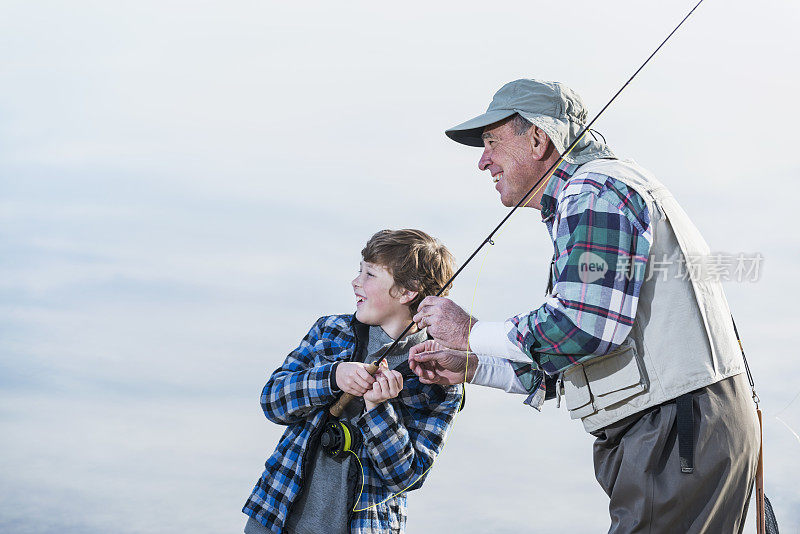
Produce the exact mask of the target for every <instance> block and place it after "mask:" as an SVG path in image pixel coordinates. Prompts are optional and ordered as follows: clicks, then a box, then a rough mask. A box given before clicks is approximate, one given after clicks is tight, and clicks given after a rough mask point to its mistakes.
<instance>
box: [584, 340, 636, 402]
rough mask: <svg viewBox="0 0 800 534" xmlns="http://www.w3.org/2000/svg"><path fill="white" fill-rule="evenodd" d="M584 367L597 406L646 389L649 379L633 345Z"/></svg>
mask: <svg viewBox="0 0 800 534" xmlns="http://www.w3.org/2000/svg"><path fill="white" fill-rule="evenodd" d="M585 371H586V378H587V380H588V382H589V388H590V389H591V393H592V397H593V399H592V403H593V404H594V407H595V409H597V410H602V409H603V408H607V407H608V406H611V405H612V404H616V403H618V402H620V401H623V400H626V399H629V398H631V397H633V396H634V395H636V394H637V393H639V392H641V391H644V390H645V384H646V381H645V378H644V376H643V374H642V370H641V367H640V365H639V361H638V358H637V354H636V349H634V348H633V346H632V345H631V346H627V347H625V348H624V349H622V350H621V351H619V352H617V351H614V352H612V353H610V354H607V355H606V356H601V357H600V358H598V359H597V360H591V361H589V363H588V364H587V365H586V369H585Z"/></svg>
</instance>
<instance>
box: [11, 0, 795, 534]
mask: <svg viewBox="0 0 800 534" xmlns="http://www.w3.org/2000/svg"><path fill="white" fill-rule="evenodd" d="M692 5H693V2H684V1H678V2H650V1H647V2H644V1H636V2H635V1H606V2H596V1H580V2H541V1H526V2H491V3H489V2H479V3H478V2H467V1H459V2H443V1H440V2H402V3H395V4H381V3H375V2H311V3H303V2H296V3H291V4H290V3H287V2H280V3H279V2H263V1H259V2H255V1H251V2H243V1H229V2H208V1H205V2H203V1H196V0H195V1H191V2H189V1H185V2H175V1H163V0H162V1H159V2H153V1H145V0H142V1H139V2H112V1H108V0H104V1H95V2H88V1H78V0H74V1H70V2H57V1H52V2H43V1H42V2H29V1H11V0H6V1H4V2H3V3H2V5H0V187H1V188H2V189H0V436H2V437H0V530H2V531H4V532H15V533H21V534H24V533H49V532H54V533H55V532H58V533H68V532H76V533H77V532H80V533H84V532H86V533H101V532H109V531H114V532H120V533H133V532H153V533H161V532H163V533H167V532H170V533H171V532H179V531H188V530H191V531H193V532H199V533H206V532H207V533H218V532H240V531H241V529H242V527H243V525H244V522H245V517H244V515H242V514H241V512H240V509H241V507H242V505H243V503H244V501H245V499H246V498H247V496H248V495H249V493H250V490H251V489H252V486H253V484H254V483H255V482H256V480H257V479H258V476H259V475H260V473H261V471H262V468H263V463H264V460H265V459H266V457H267V456H268V455H269V453H270V452H271V451H272V449H273V447H274V445H275V443H276V440H277V438H278V436H279V435H280V432H281V430H282V429H281V428H279V427H277V426H276V425H273V424H271V423H269V422H267V421H266V420H265V419H264V417H263V414H262V413H261V409H260V406H259V403H258V400H259V394H260V391H261V388H262V386H263V384H264V382H265V381H266V378H267V377H268V376H269V374H270V373H271V372H272V370H273V369H274V368H276V367H277V366H278V365H280V363H281V362H282V360H283V358H284V357H285V355H286V354H287V353H288V352H289V351H290V350H291V349H292V348H294V347H295V346H296V344H297V342H298V341H299V339H300V338H301V337H302V336H303V335H304V334H305V332H306V331H307V329H308V328H309V326H310V325H311V324H312V323H313V322H314V320H315V319H316V318H317V317H319V316H321V315H328V314H334V313H349V312H352V311H353V309H354V299H353V296H352V291H351V288H350V285H349V281H350V280H351V279H352V278H353V276H354V274H355V271H356V269H357V266H358V261H359V259H360V257H359V251H360V250H361V247H362V246H363V244H364V242H365V241H366V240H367V238H368V237H369V236H370V235H371V234H372V233H374V232H375V231H377V230H379V229H381V228H403V227H417V228H421V229H423V230H425V231H428V232H429V233H431V234H433V235H435V236H437V237H439V238H441V239H442V240H443V241H444V242H445V243H446V244H447V245H448V247H449V248H450V249H451V250H452V251H453V253H454V254H455V255H456V257H457V258H458V259H459V260H464V259H465V258H466V257H467V256H468V255H469V253H470V252H471V251H472V249H473V248H474V247H475V246H476V245H477V244H478V243H480V241H481V240H482V239H483V237H484V236H485V234H486V233H488V232H489V230H490V229H491V228H492V227H493V226H494V225H495V224H496V223H497V222H498V221H499V220H500V218H501V217H502V216H503V215H504V214H505V208H503V207H502V206H501V205H500V203H499V202H498V199H497V194H496V192H495V191H494V189H493V187H492V186H493V184H492V183H491V181H490V177H489V176H488V175H486V174H483V173H480V172H479V171H478V169H477V167H476V164H477V159H478V157H479V150H478V149H471V148H468V147H464V146H461V145H457V144H455V143H452V142H451V141H449V140H448V139H447V138H446V137H445V136H444V135H443V131H444V130H445V129H446V128H447V127H449V126H452V125H454V124H457V123H459V122H461V121H463V120H466V119H468V118H470V117H472V116H474V115H476V114H479V113H481V112H482V111H484V110H485V108H486V106H487V105H488V103H489V101H490V100H491V96H492V94H493V93H494V92H495V91H496V90H497V89H498V88H499V87H500V86H501V85H502V84H503V83H505V82H507V81H510V80H513V79H516V78H520V77H536V78H541V79H550V80H559V81H563V82H565V83H567V84H568V85H570V86H571V87H572V88H574V89H575V90H576V91H578V92H579V93H580V94H581V95H582V96H583V98H584V100H585V102H586V103H587V105H588V106H589V109H590V115H593V113H594V112H596V111H598V110H599V109H600V108H601V107H602V105H603V104H604V103H605V102H606V101H607V100H608V99H609V98H610V97H611V95H613V93H614V92H615V91H616V90H617V89H618V88H619V87H620V86H621V85H622V83H623V82H624V81H625V80H626V79H627V78H628V77H629V76H630V74H632V72H633V71H634V70H635V69H636V68H637V67H638V65H639V64H640V63H641V61H643V60H644V58H646V57H647V55H648V54H649V53H650V52H651V51H652V49H653V48H654V47H655V46H656V45H657V44H658V43H659V42H661V40H662V39H663V38H664V36H665V35H666V34H667V33H668V32H669V31H670V30H671V29H672V28H673V27H674V25H675V24H677V22H678V21H679V20H680V19H681V18H682V17H683V16H684V14H685V13H686V12H688V10H689V9H690V8H691V6H692ZM798 23H800V8H798V5H797V3H796V2H788V1H783V2H777V1H770V0H767V1H766V2H761V3H759V4H758V5H756V4H754V3H752V2H742V1H724V2H723V1H720V0H708V1H707V2H706V3H704V4H703V5H702V6H701V7H700V8H699V9H698V10H697V12H696V13H695V15H693V17H692V18H690V20H689V21H688V22H687V24H686V25H685V26H684V28H682V29H681V30H680V31H679V32H678V33H677V34H676V35H675V36H674V40H672V41H670V42H669V43H668V44H667V45H666V47H665V48H664V49H663V50H662V51H661V52H660V53H659V55H658V56H657V57H656V58H655V59H654V61H653V62H651V64H650V65H648V67H646V69H645V70H644V71H643V72H642V73H641V74H640V76H639V77H638V78H637V79H636V81H634V82H633V83H632V84H631V85H630V86H629V87H628V88H627V89H626V91H625V93H623V95H622V96H621V97H620V98H619V99H618V100H617V102H615V103H614V105H613V106H612V107H611V108H610V109H609V110H608V111H607V113H606V115H604V117H603V118H602V119H601V120H600V121H599V122H598V124H597V125H596V128H597V129H598V130H600V131H601V132H602V133H603V134H604V135H605V137H606V139H607V140H608V143H609V144H610V145H611V146H612V147H613V148H614V149H615V150H616V152H617V153H618V154H620V155H623V156H628V157H633V158H635V159H636V160H637V161H639V162H640V163H641V164H643V165H644V166H646V167H648V168H649V169H651V170H652V171H654V172H655V174H656V175H657V176H658V177H659V179H660V180H661V181H663V182H664V183H665V184H667V185H668V186H669V187H670V188H671V189H672V190H673V192H674V193H675V195H676V197H677V198H678V200H679V201H680V202H681V204H682V205H683V207H684V208H685V209H686V211H687V212H688V213H689V214H690V216H691V217H692V219H693V220H694V221H695V223H696V224H697V226H698V227H699V228H700V230H701V231H702V232H703V234H704V236H705V237H706V240H707V241H708V242H709V244H710V245H711V248H712V249H713V250H714V251H717V252H721V253H726V254H738V253H745V254H755V253H760V254H762V255H763V257H764V262H763V264H762V269H761V272H760V273H759V274H760V276H759V278H758V280H757V281H755V282H742V283H737V282H728V283H726V291H727V294H728V298H729V302H730V305H731V309H732V310H733V312H734V314H735V316H736V318H737V322H738V324H739V330H740V333H741V335H742V337H743V342H744V345H745V348H746V350H747V351H748V355H749V358H750V365H751V368H752V369H753V373H754V375H755V378H756V382H757V386H758V392H759V395H760V397H761V399H762V401H763V402H762V407H763V409H764V415H765V427H764V434H765V440H766V441H765V462H766V479H767V494H768V495H770V496H771V498H772V500H773V504H774V505H775V507H776V512H777V513H778V517H779V520H780V522H781V528H782V530H785V531H786V532H792V531H797V530H800V492H799V491H798V490H797V480H798V479H799V478H800V466H798V462H797V458H798V452H800V438H798V437H796V435H794V434H793V433H792V431H791V430H790V428H793V429H794V431H798V430H800V400H797V401H796V402H793V403H792V401H793V399H795V398H796V396H797V395H798V393H800V371H798V366H797V355H798V348H797V347H798V339H797V325H798V324H799V323H800V312H798V311H797V305H796V301H797V297H798V294H799V293H800V291H798V290H799V289H800V282H799V281H798V268H797V266H798V261H800V252H799V251H800V237H798V233H797V212H798V208H797V203H796V200H795V199H796V197H797V194H796V188H797V183H798V182H797V180H798V174H800V172H799V171H800V164H798V162H797V160H796V159H795V155H796V153H797V133H796V125H797V124H798V120H800V113H799V112H798V104H797V95H798V94H800V76H799V75H798V69H797V66H796V65H797V58H798V57H800V41H799V40H798ZM538 219H539V216H538V212H535V211H533V210H527V211H525V212H523V213H519V214H518V215H517V216H515V217H514V218H513V219H512V221H511V223H510V225H509V227H508V229H507V230H506V231H505V232H504V234H503V235H502V237H501V238H499V239H498V240H497V244H496V246H495V247H492V249H491V251H490V253H489V255H488V257H487V258H486V263H485V266H484V268H483V271H482V273H481V275H480V277H478V262H476V264H475V265H473V266H471V267H470V268H468V269H467V270H466V271H465V272H464V274H463V275H462V276H461V278H460V279H459V280H458V281H457V283H456V286H455V290H454V293H453V297H454V299H455V300H456V301H457V302H459V303H461V304H462V305H463V306H465V307H468V308H471V309H472V310H473V314H474V315H476V316H477V317H479V318H485V319H493V320H501V319H504V318H506V317H508V316H510V315H512V314H514V313H518V312H521V311H524V310H529V309H532V308H535V307H538V306H539V304H540V303H541V299H542V296H541V295H542V290H543V288H544V282H545V275H546V272H547V265H548V261H549V257H550V255H551V252H550V251H551V250H552V248H551V245H550V242H549V240H548V238H547V234H546V232H545V228H544V226H543V225H542V224H541V223H540V222H539V221H538ZM473 292H474V293H475V301H474V307H473V305H472V297H473ZM675 334H676V335H680V333H679V332H676V333H675ZM521 400H522V399H521V398H520V397H515V396H509V395H505V394H504V393H502V392H497V391H489V390H484V389H480V388H476V387H470V388H469V392H468V405H467V409H466V410H465V411H464V412H463V413H462V414H461V415H460V417H459V419H458V420H457V423H456V425H455V428H454V429H453V431H452V434H451V439H450V440H449V442H448V444H447V446H446V448H445V449H444V451H443V453H442V455H441V456H440V459H439V460H438V461H437V464H436V466H435V467H434V469H433V471H432V473H431V475H430V477H429V478H428V481H427V482H426V485H425V486H424V487H423V488H422V489H421V490H419V491H417V492H414V493H412V494H411V495H410V497H409V504H410V507H409V508H410V512H409V513H410V515H409V523H408V531H409V532H410V533H412V534H413V533H426V532H436V531H440V530H441V529H443V528H448V530H451V529H452V531H458V532H467V533H482V532H508V533H516V532H553V531H556V529H557V530H558V531H563V532H576V533H584V532H586V533H591V532H603V531H605V530H606V529H607V526H608V515H607V510H606V508H607V501H606V498H605V495H604V494H603V492H602V490H601V489H600V487H599V486H598V485H597V483H596V482H595V480H594V476H593V470H592V464H591V444H592V439H591V437H590V436H589V435H588V434H586V433H585V432H584V431H583V429H582V427H581V425H580V423H578V422H575V421H571V420H570V419H569V416H568V415H567V414H566V413H565V412H564V410H563V409H560V410H559V409H556V408H555V406H554V405H549V404H548V405H547V406H546V408H545V410H544V412H543V413H541V414H538V413H535V412H534V411H532V410H531V409H529V408H527V407H525V406H523V405H522V404H521ZM787 406H788V407H787ZM778 418H779V419H778Z"/></svg>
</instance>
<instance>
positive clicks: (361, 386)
mask: <svg viewBox="0 0 800 534" xmlns="http://www.w3.org/2000/svg"><path fill="white" fill-rule="evenodd" d="M366 366H367V365H366V364H364V363H357V362H342V363H340V364H339V365H337V366H336V385H337V386H339V389H341V390H342V391H344V392H345V393H349V394H351V395H355V396H357V397H361V396H362V395H364V393H366V392H367V391H370V390H371V389H372V385H373V384H374V383H375V378H374V377H373V376H372V375H371V374H369V372H368V371H367V369H366Z"/></svg>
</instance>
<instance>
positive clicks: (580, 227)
mask: <svg viewBox="0 0 800 534" xmlns="http://www.w3.org/2000/svg"><path fill="white" fill-rule="evenodd" d="M620 185H621V184H620ZM619 192H620V191H619V188H615V189H614V192H613V193H612V194H604V193H603V191H601V192H600V193H597V192H581V193H577V194H574V195H570V196H567V197H565V198H563V199H561V200H560V202H559V204H558V207H557V210H556V213H555V215H554V220H553V228H552V234H553V247H554V252H555V262H554V265H553V291H552V293H551V295H550V296H549V297H547V299H546V301H545V303H544V304H543V305H541V306H540V307H539V308H537V309H535V310H533V311H531V312H530V313H525V314H521V315H518V316H516V317H512V318H511V319H510V328H509V330H508V338H509V339H510V340H511V341H512V342H513V343H514V344H516V345H517V346H518V347H519V348H520V349H521V350H523V351H524V352H525V353H526V354H528V355H529V357H530V358H531V359H532V360H533V361H534V362H536V363H537V364H538V366H539V367H540V368H541V369H542V370H543V371H544V372H546V373H547V374H550V375H554V374H557V373H559V372H561V371H563V370H565V369H567V368H568V367H570V366H571V365H574V364H576V363H579V362H583V361H585V360H587V359H590V358H592V357H595V356H601V355H603V354H606V353H607V352H609V351H611V350H613V349H614V348H616V347H617V346H619V345H620V344H621V343H622V341H624V340H625V338H626V337H627V335H628V333H629V332H630V330H631V327H632V326H633V319H634V316H635V313H636V307H637V303H638V298H639V291H640V289H641V285H642V282H643V281H644V279H645V270H646V269H645V268H646V265H647V258H648V254H649V250H650V245H651V242H652V233H651V231H650V229H649V220H650V219H649V215H648V213H647V207H646V204H645V203H644V200H643V199H642V198H641V196H639V195H638V194H637V193H636V192H635V191H633V190H630V189H625V190H624V191H623V192H624V193H625V194H623V195H620V194H619ZM478 324H479V323H478ZM476 326H477V325H476Z"/></svg>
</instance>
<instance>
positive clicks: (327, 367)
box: [261, 317, 336, 425]
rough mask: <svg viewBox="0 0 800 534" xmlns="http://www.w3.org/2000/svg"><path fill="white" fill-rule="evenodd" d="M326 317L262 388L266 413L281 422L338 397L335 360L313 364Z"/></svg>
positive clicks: (262, 403)
mask: <svg viewBox="0 0 800 534" xmlns="http://www.w3.org/2000/svg"><path fill="white" fill-rule="evenodd" d="M324 322H325V318H324V317H323V318H320V319H319V320H318V321H317V322H316V323H314V326H312V327H311V330H309V331H308V334H306V336H305V337H304V338H303V340H302V341H300V345H299V346H298V347H297V348H296V349H294V350H293V351H292V352H291V353H290V354H289V355H288V356H287V357H286V359H285V360H284V362H283V365H281V366H280V367H279V368H277V369H276V370H275V371H274V372H273V373H272V376H270V378H269V380H268V381H267V383H266V385H265V386H264V389H263V390H262V391H261V409H262V410H263V411H264V415H265V416H266V417H267V419H269V420H270V421H272V422H273V423H277V424H279V425H289V424H292V423H295V422H297V421H300V420H302V419H304V418H305V417H307V416H308V414H309V413H311V412H312V411H313V410H314V409H317V408H319V407H321V406H325V405H327V404H329V403H331V402H333V401H334V400H335V399H336V392H335V391H333V390H332V389H331V374H332V372H333V369H334V365H335V364H334V363H326V364H323V365H319V366H313V365H312V364H313V362H314V351H315V343H316V342H317V341H318V340H319V339H320V338H321V337H322V326H323V324H324Z"/></svg>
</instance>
